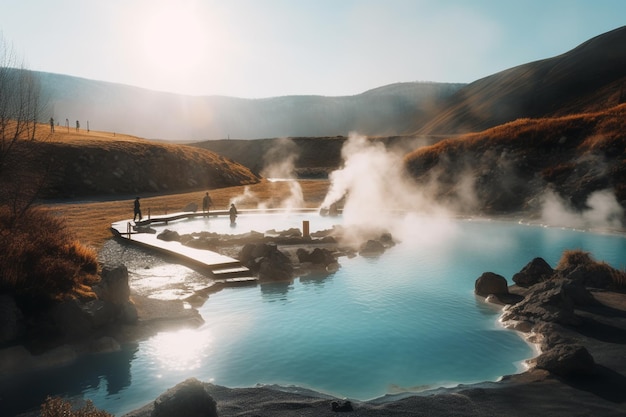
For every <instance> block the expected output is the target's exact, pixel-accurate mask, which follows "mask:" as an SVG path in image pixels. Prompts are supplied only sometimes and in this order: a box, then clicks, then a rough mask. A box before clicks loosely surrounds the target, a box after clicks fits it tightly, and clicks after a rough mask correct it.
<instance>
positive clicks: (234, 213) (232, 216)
mask: <svg viewBox="0 0 626 417" xmlns="http://www.w3.org/2000/svg"><path fill="white" fill-rule="evenodd" d="M228 214H230V224H231V225H233V224H235V220H237V207H235V203H231V204H230V210H228Z"/></svg>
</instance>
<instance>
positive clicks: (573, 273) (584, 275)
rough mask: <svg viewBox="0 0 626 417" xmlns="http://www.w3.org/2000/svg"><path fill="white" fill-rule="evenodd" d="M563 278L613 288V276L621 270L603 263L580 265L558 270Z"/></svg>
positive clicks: (587, 284)
mask: <svg viewBox="0 0 626 417" xmlns="http://www.w3.org/2000/svg"><path fill="white" fill-rule="evenodd" d="M558 273H559V275H561V276H562V277H563V278H566V279H569V280H572V281H575V282H578V283H580V284H581V285H583V286H585V287H593V288H603V289H607V288H611V286H612V285H613V276H614V275H615V274H616V273H619V271H617V270H615V269H613V268H612V267H611V266H609V265H606V264H601V263H593V264H587V265H578V266H576V267H574V268H573V269H566V270H562V271H561V270H560V271H558Z"/></svg>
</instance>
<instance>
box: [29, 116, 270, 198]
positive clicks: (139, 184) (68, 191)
mask: <svg viewBox="0 0 626 417" xmlns="http://www.w3.org/2000/svg"><path fill="white" fill-rule="evenodd" d="M49 130H50V129H49V127H48V126H45V127H44V126H41V127H40V132H41V135H42V136H43V138H42V139H40V140H39V141H37V142H34V143H28V144H25V145H27V146H28V147H34V148H35V149H36V152H28V153H27V155H33V156H34V157H35V158H39V161H40V162H38V165H39V166H45V167H46V168H47V172H48V174H47V178H46V180H47V181H46V187H45V189H44V190H42V197H43V198H54V199H58V198H84V197H88V196H107V195H116V196H118V197H119V196H122V195H135V194H141V195H146V194H150V195H154V194H163V193H174V192H183V191H191V190H198V189H210V188H221V187H230V186H237V185H244V184H252V183H256V182H258V181H259V178H258V176H256V175H254V174H253V173H252V172H250V170H249V169H248V168H245V167H244V166H242V165H240V164H238V163H236V162H233V161H231V160H229V159H227V158H225V157H223V156H220V155H217V154H215V153H214V152H211V151H208V150H205V149H199V148H195V147H190V146H185V145H175V144H166V143H157V142H152V141H148V140H145V139H141V138H137V137H133V136H129V135H119V134H115V133H109V132H95V131H89V132H87V131H84V130H80V131H78V132H77V131H76V129H75V128H72V129H65V128H58V127H57V128H56V129H55V132H54V133H49ZM25 150H26V149H25Z"/></svg>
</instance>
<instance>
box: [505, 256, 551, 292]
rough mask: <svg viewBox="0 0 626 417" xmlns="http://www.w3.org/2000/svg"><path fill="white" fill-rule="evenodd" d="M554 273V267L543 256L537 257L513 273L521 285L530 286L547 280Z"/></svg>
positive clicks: (515, 281)
mask: <svg viewBox="0 0 626 417" xmlns="http://www.w3.org/2000/svg"><path fill="white" fill-rule="evenodd" d="M552 274H554V269H552V267H551V266H550V265H549V264H548V263H547V262H546V261H545V260H544V259H543V258H535V259H533V260H532V261H530V262H529V263H528V264H527V265H526V266H525V267H524V268H522V270H521V271H519V272H518V273H516V274H515V275H513V278H512V279H513V282H514V283H516V284H517V285H519V286H520V287H524V288H528V287H531V286H533V285H535V284H537V283H539V282H543V281H546V280H547V279H549V278H550V277H551V276H552Z"/></svg>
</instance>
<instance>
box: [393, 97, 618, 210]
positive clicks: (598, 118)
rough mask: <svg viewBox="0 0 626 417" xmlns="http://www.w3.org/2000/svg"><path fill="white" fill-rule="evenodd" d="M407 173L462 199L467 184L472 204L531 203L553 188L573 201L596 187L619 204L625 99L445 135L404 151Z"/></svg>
mask: <svg viewBox="0 0 626 417" xmlns="http://www.w3.org/2000/svg"><path fill="white" fill-rule="evenodd" d="M405 163H406V168H407V170H408V171H409V173H410V174H411V175H412V176H413V177H414V178H415V179H416V180H417V181H418V182H421V183H423V184H426V183H428V184H431V185H432V184H433V182H434V183H436V184H437V185H438V186H439V187H437V191H436V192H435V194H436V197H437V198H438V199H439V200H440V201H446V202H448V203H462V202H463V198H464V197H463V196H464V195H465V193H466V192H467V189H463V188H462V187H461V184H465V185H468V184H469V183H471V184H473V188H474V192H475V194H476V197H477V199H476V206H475V207H472V208H473V209H474V210H481V211H485V212H511V211H518V210H533V209H534V208H536V207H535V204H536V200H535V199H536V198H537V197H538V196H540V195H541V194H542V193H543V192H544V191H545V190H546V189H547V188H552V189H554V190H555V191H556V192H558V193H559V194H560V195H561V196H562V197H563V198H565V199H566V200H569V201H570V202H571V204H572V205H573V206H574V207H576V208H579V209H580V208H583V207H584V206H585V202H586V201H587V198H588V196H589V195H590V194H591V193H592V192H594V191H598V190H604V189H611V190H613V191H614V193H615V195H616V197H617V199H618V201H619V202H620V204H621V205H622V207H626V104H622V105H619V106H616V107H614V108H612V109H609V110H606V111H601V112H595V113H586V114H580V115H572V116H564V117H558V118H545V119H522V120H517V121H515V122H511V123H507V124H504V125H502V126H498V127H495V128H492V129H488V130H485V131H483V132H480V133H472V134H467V135H463V136H460V137H457V138H454V139H447V140H444V141H441V142H439V143H437V144H435V145H432V146H429V147H425V148H421V149H418V150H416V151H415V152H412V153H410V154H408V155H407V156H406V158H405Z"/></svg>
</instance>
